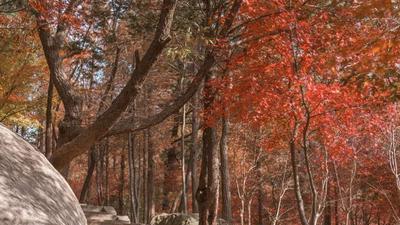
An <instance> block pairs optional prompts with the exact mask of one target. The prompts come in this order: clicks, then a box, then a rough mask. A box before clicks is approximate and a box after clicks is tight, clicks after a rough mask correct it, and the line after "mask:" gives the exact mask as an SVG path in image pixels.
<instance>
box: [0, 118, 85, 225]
mask: <svg viewBox="0 0 400 225" xmlns="http://www.w3.org/2000/svg"><path fill="white" fill-rule="evenodd" d="M0 224H2V225H86V224H87V223H86V218H85V215H84V213H83V211H82V209H81V207H80V205H79V202H78V200H77V199H76V197H75V194H74V193H73V191H72V190H71V188H70V187H69V185H68V183H67V182H66V181H65V179H64V178H63V177H62V176H61V175H60V174H59V173H58V171H57V170H56V169H54V167H53V166H52V165H51V164H50V163H49V162H48V160H47V159H46V158H45V157H44V156H43V155H42V154H41V153H40V152H38V151H36V150H35V149H34V148H33V147H32V146H31V145H30V144H29V143H27V142H26V141H24V140H23V139H22V138H21V137H19V136H18V135H17V134H15V133H13V132H12V131H10V130H8V129H7V128H5V127H4V126H2V125H0Z"/></svg>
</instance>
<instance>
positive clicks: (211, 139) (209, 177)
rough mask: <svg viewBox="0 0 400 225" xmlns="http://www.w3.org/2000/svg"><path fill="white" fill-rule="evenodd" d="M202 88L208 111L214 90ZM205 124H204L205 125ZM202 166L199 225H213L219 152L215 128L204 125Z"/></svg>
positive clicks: (216, 208) (209, 76)
mask: <svg viewBox="0 0 400 225" xmlns="http://www.w3.org/2000/svg"><path fill="white" fill-rule="evenodd" d="M211 76H212V74H211V73H210V74H208V76H207V78H206V86H205V88H204V96H205V97H204V109H205V110H209V109H210V108H211V106H212V103H213V100H214V90H213V88H212V87H211V86H210V85H208V84H207V82H208V81H209V80H211ZM205 124H206V123H205ZM202 154H203V156H202V165H201V171H200V180H199V188H198V190H197V193H196V197H197V201H198V204H199V225H214V224H216V221H217V210H218V196H219V173H220V170H219V151H218V150H217V146H216V128H215V127H213V126H210V125H206V127H205V129H204V132H203V148H202Z"/></svg>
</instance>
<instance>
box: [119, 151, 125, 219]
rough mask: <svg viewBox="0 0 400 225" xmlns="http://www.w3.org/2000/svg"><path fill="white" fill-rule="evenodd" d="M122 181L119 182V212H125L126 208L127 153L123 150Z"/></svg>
mask: <svg viewBox="0 0 400 225" xmlns="http://www.w3.org/2000/svg"><path fill="white" fill-rule="evenodd" d="M119 179H120V183H119V190H118V196H119V202H118V203H119V204H118V206H119V207H118V211H119V214H120V215H122V214H123V210H124V187H125V153H124V151H123V150H122V151H121V162H120V176H119Z"/></svg>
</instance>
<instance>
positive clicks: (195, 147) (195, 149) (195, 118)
mask: <svg viewBox="0 0 400 225" xmlns="http://www.w3.org/2000/svg"><path fill="white" fill-rule="evenodd" d="M199 108H200V101H199V91H197V92H196V94H195V95H194V96H193V112H192V151H191V152H190V171H191V180H192V212H193V213H197V212H199V207H198V205H197V200H196V192H197V187H198V185H199V184H198V183H199V182H198V177H197V155H198V153H199V138H198V134H199V126H200V122H199V110H200V109H199Z"/></svg>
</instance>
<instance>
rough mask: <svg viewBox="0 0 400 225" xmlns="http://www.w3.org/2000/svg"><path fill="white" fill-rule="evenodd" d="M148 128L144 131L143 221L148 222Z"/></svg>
mask: <svg viewBox="0 0 400 225" xmlns="http://www.w3.org/2000/svg"><path fill="white" fill-rule="evenodd" d="M147 131H148V130H144V131H143V141H144V146H143V183H142V184H143V192H142V193H143V214H142V222H143V223H146V224H147V215H148V209H149V207H148V203H149V202H148V200H149V196H148V194H149V192H148V186H147V184H148V178H149V177H148V168H149V167H148V153H149V135H148V132H147Z"/></svg>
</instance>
